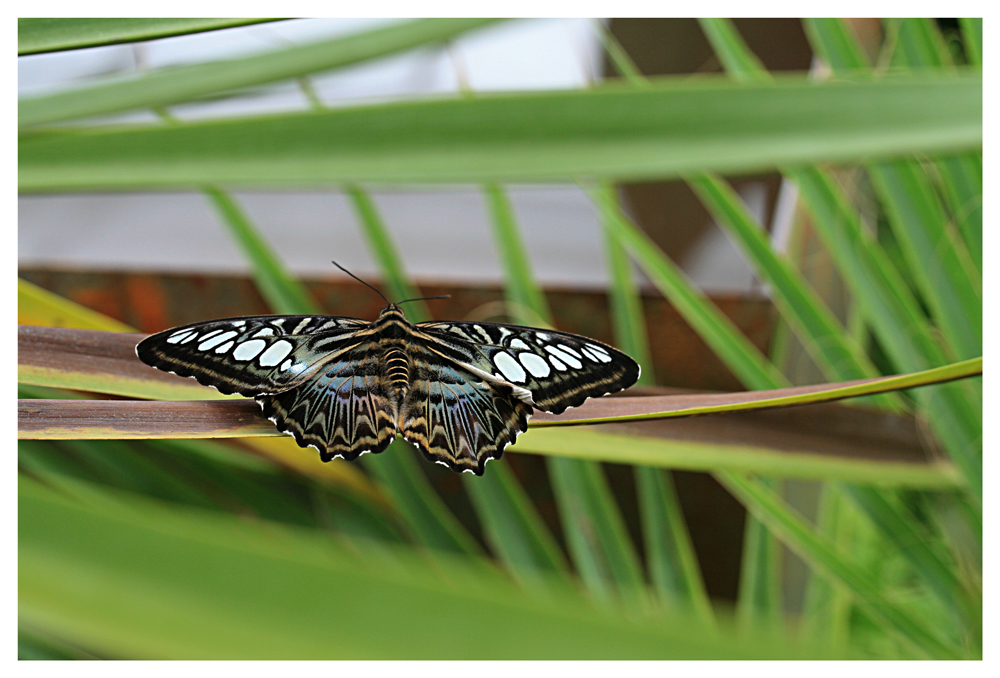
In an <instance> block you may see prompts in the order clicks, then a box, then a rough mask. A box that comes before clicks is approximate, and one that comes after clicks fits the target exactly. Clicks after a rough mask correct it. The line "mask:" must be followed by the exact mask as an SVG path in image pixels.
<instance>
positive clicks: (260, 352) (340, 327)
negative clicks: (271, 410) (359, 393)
mask: <svg viewBox="0 0 1000 678" xmlns="http://www.w3.org/2000/svg"><path fill="white" fill-rule="evenodd" d="M369 324H370V323H367V322H365V321H363V320H358V319H355V318H339V317H335V316H250V317H244V318H227V319H225V320H213V321H210V322H203V323H194V324H192V325H185V326H184V327H176V328H174V329H171V330H167V331H166V332H160V333H159V334H154V335H152V336H150V337H147V338H146V339H144V340H142V341H141V342H139V345H138V346H136V355H138V356H139V359H140V360H142V361H143V362H144V363H146V364H147V365H152V366H153V367H156V368H158V369H161V370H164V371H167V372H173V373H175V374H178V375H180V376H182V377H194V378H195V379H197V380H198V381H199V382H200V383H202V384H205V385H206V386H214V387H215V388H217V389H218V390H219V391H221V392H222V393H226V394H230V393H239V394H240V395H245V396H256V395H260V394H262V393H280V392H282V391H286V390H288V389H291V388H294V387H296V386H298V385H300V384H302V383H304V382H306V381H308V380H309V379H310V378H311V377H312V375H313V374H314V373H315V372H316V371H317V369H318V367H319V366H320V365H322V363H323V362H324V361H326V360H329V359H331V358H332V357H335V356H336V355H338V354H339V353H341V352H343V351H346V350H348V349H350V348H351V347H353V346H356V345H358V344H359V343H361V342H362V341H364V339H365V337H366V333H367V334H370V330H368V329H367V328H368V326H369Z"/></svg>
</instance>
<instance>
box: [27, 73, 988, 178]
mask: <svg viewBox="0 0 1000 678" xmlns="http://www.w3.org/2000/svg"><path fill="white" fill-rule="evenodd" d="M981 101H982V79H981V76H980V75H979V74H978V73H967V74H964V75H962V76H961V77H957V76H956V77H947V78H942V77H940V76H939V75H935V74H915V75H910V76H906V77H891V78H890V77H886V78H881V79H878V80H871V79H859V80H858V81H856V82H837V83H827V84H816V83H813V82H810V81H806V80H803V79H801V78H781V79H778V80H777V81H776V82H775V83H774V84H739V83H731V82H725V81H723V80H720V79H716V78H703V79H700V80H697V81H678V80H676V79H669V78H668V79H660V80H657V81H655V82H651V84H650V86H648V87H629V86H621V85H615V84H610V85H605V86H602V87H595V88H593V89H590V90H584V91H567V92H547V93H537V94H504V95H495V96H477V97H475V98H457V99H444V100H437V101H424V102H407V103H394V104H385V105H380V106H367V107H360V108H343V109H337V110H331V111H323V112H306V113H289V114H285V115H276V116H267V117H256V118H243V119H235V120H213V121H205V122H198V123H191V124H188V125H183V126H170V127H163V126H156V127H152V126H142V127H115V128H103V129H94V130H88V131H85V132H84V131H79V132H61V133H57V132H48V133H25V134H23V135H22V137H21V139H20V140H19V147H18V153H19V186H20V190H21V191H22V192H31V191H42V190H54V189H63V190H64V189H100V190H107V189H110V188H116V187H118V188H124V187H133V188H140V187H154V186H190V185H198V184H232V183H238V184H247V183H261V182H265V183H268V184H271V185H281V184H286V185H288V184H311V185H315V184H318V183H324V182H330V181H348V182H363V181H378V182H414V181H417V182H442V181H452V182H469V181H473V182H475V181H487V182H488V181H514V180H516V181H540V180H553V179H556V180H558V179H563V180H565V179H566V178H568V177H572V178H577V177H587V176H592V177H596V178H603V177H617V178H649V177H657V178H663V177H669V176H675V175H677V174H680V173H684V172H691V171H696V170H714V171H720V172H739V171H751V170H759V169H765V168H768V167H774V166H775V165H778V164H790V163H800V162H818V161H829V162H836V161H851V160H857V159H859V158H862V157H863V158H872V157H885V156H892V155H897V154H900V153H904V152H940V151H944V150H947V151H949V152H954V151H955V150H956V149H963V148H973V147H976V146H978V145H979V144H980V143H981V140H982V119H981V115H980V113H979V110H980V107H981ZM874 111H877V115H873V112H874Z"/></svg>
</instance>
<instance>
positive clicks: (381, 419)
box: [257, 341, 396, 461]
mask: <svg viewBox="0 0 1000 678" xmlns="http://www.w3.org/2000/svg"><path fill="white" fill-rule="evenodd" d="M380 354H381V349H380V347H379V344H378V342H376V341H366V342H365V343H363V344H361V345H359V346H356V347H354V348H352V349H350V350H348V351H344V352H342V353H341V354H340V355H339V356H337V357H336V358H335V359H332V360H329V361H327V362H325V363H324V364H323V366H322V368H321V369H320V370H319V371H317V372H316V374H314V375H313V377H312V378H311V379H310V380H309V381H308V382H307V383H305V384H302V385H301V386H299V387H297V388H294V389H291V390H289V391H285V392H283V393H279V394H276V395H264V396H259V397H258V398H257V402H259V403H260V404H261V407H262V408H263V410H264V416H266V417H267V418H268V419H270V420H271V421H273V422H274V423H275V424H276V425H277V426H278V430H280V431H282V432H284V433H290V434H291V435H293V436H294V437H295V440H296V442H298V444H299V445H301V446H302V447H305V446H307V445H312V446H313V447H315V448H316V449H318V450H319V453H320V457H321V458H322V459H323V461H330V460H331V459H333V458H334V457H343V458H344V459H348V460H350V459H356V458H357V457H358V456H359V455H361V454H364V453H365V452H375V453H378V452H382V451H383V450H384V449H385V448H386V447H388V446H389V443H391V442H392V441H393V439H394V438H395V437H396V422H395V417H394V412H393V407H392V403H391V402H390V400H389V398H388V394H387V393H386V390H385V383H384V381H383V380H382V378H381V376H380V367H379V357H380Z"/></svg>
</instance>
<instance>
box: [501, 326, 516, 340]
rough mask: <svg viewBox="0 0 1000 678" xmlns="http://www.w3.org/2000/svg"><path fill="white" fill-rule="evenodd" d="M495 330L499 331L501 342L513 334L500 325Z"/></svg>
mask: <svg viewBox="0 0 1000 678" xmlns="http://www.w3.org/2000/svg"><path fill="white" fill-rule="evenodd" d="M497 329H498V330H499V331H500V341H503V340H504V339H506V338H507V337H509V336H510V335H512V334H514V333H513V332H511V331H510V330H508V329H507V328H506V327H504V326H503V325H500V326H499V327H497Z"/></svg>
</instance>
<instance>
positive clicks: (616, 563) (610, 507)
mask: <svg viewBox="0 0 1000 678" xmlns="http://www.w3.org/2000/svg"><path fill="white" fill-rule="evenodd" d="M485 190H486V193H487V196H488V199H489V203H490V206H491V216H492V219H491V223H492V224H493V229H494V236H495V240H496V242H497V247H498V249H499V250H500V252H501V264H502V265H503V267H504V280H505V286H504V287H505V295H506V297H507V301H508V303H509V305H510V308H511V314H512V315H513V318H514V321H515V322H520V323H521V324H525V325H537V324H538V321H539V320H541V321H542V322H546V323H548V322H550V321H551V317H550V315H549V309H548V304H547V302H546V301H545V297H544V295H543V294H542V292H541V289H540V288H539V287H538V285H537V283H536V282H535V280H534V277H533V275H532V273H531V266H530V264H529V263H528V256H527V251H526V249H525V247H524V244H523V242H522V241H521V237H520V231H519V229H518V227H517V222H516V220H515V217H514V213H513V210H512V209H511V207H510V202H509V199H508V198H507V195H506V193H505V192H504V191H503V189H502V188H501V187H500V186H497V185H487V186H486V189H485ZM522 435H523V434H522ZM548 469H549V475H550V476H551V480H552V489H553V492H554V493H555V497H556V502H557V504H558V505H559V519H560V521H561V522H562V525H563V530H564V532H565V534H566V541H567V542H568V545H569V550H570V555H571V556H572V558H573V562H574V563H575V564H576V568H577V570H578V571H579V573H580V576H581V577H582V578H583V581H584V584H585V585H586V586H587V588H588V590H590V591H591V592H592V593H593V594H594V595H596V596H598V597H600V598H604V599H609V598H612V597H613V596H614V594H613V591H615V590H617V592H618V594H619V595H620V596H621V597H622V599H623V600H625V601H626V602H627V603H628V604H630V605H633V606H636V605H638V606H640V607H644V606H645V605H646V602H647V601H646V599H647V595H646V589H645V580H644V579H643V576H642V568H641V567H640V565H639V559H638V556H637V555H636V553H635V549H634V546H633V545H632V542H631V540H630V538H629V536H628V533H627V531H626V529H625V521H624V520H623V519H622V517H621V513H620V511H619V509H618V506H617V504H616V503H615V501H614V497H613V495H612V494H611V490H610V488H609V487H608V485H607V481H606V479H605V478H604V474H603V471H602V470H601V468H600V466H598V465H596V464H593V463H592V462H586V461H581V460H579V459H566V458H560V457H553V458H550V459H549V460H548Z"/></svg>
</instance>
